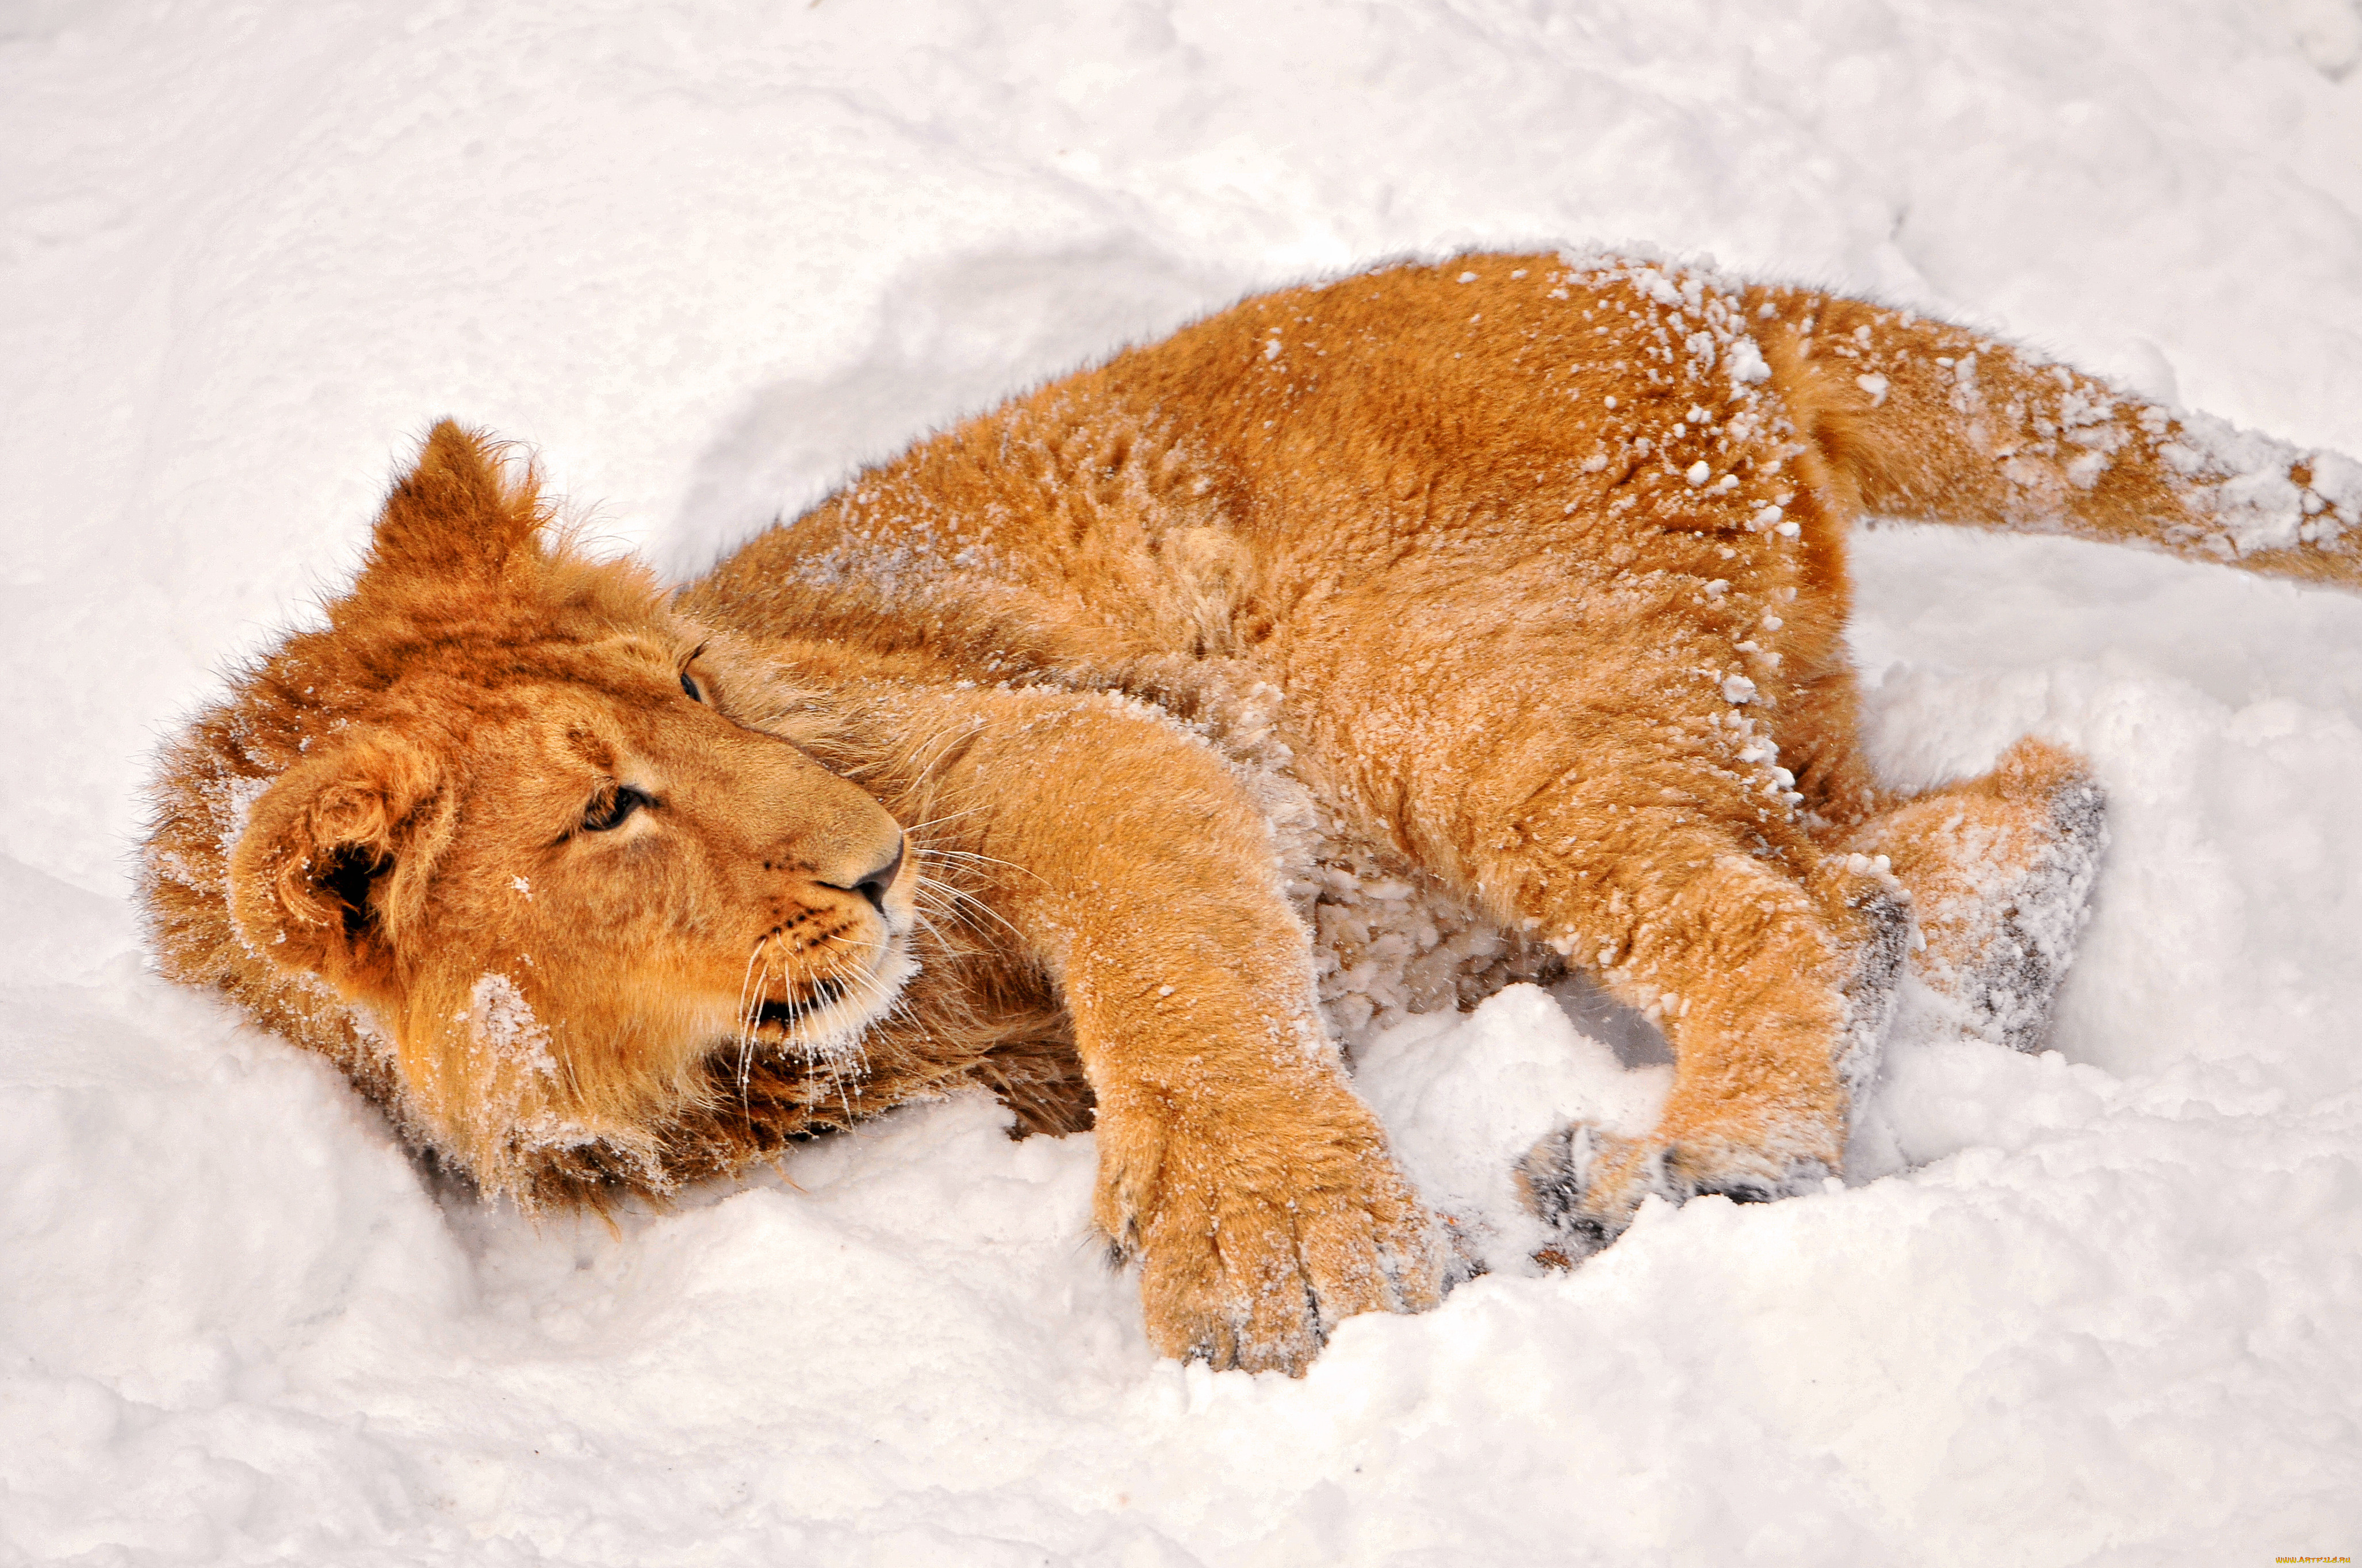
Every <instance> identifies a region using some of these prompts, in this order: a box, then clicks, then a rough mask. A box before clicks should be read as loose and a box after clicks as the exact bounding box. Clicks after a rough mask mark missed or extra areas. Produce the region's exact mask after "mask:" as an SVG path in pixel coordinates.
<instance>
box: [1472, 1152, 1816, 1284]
mask: <svg viewBox="0 0 2362 1568" xmlns="http://www.w3.org/2000/svg"><path fill="white" fill-rule="evenodd" d="M1829 1174H1830V1172H1829V1167H1828V1165H1827V1163H1826V1162H1824V1161H1821V1160H1817V1159H1811V1158H1794V1157H1788V1156H1783V1155H1779V1154H1767V1153H1765V1152H1763V1151H1761V1150H1759V1149H1751V1148H1748V1147H1746V1146H1744V1145H1741V1144H1737V1143H1723V1142H1718V1141H1717V1142H1697V1141H1694V1142H1691V1143H1663V1142H1660V1141H1657V1140H1653V1139H1646V1138H1628V1137H1625V1136H1623V1135H1622V1134H1620V1133H1616V1132H1603V1131H1602V1130H1600V1129H1599V1128H1596V1127H1594V1126H1592V1125H1590V1124H1589V1123H1588V1122H1582V1121H1578V1122H1574V1123H1573V1124H1572V1125H1570V1126H1567V1127H1564V1128H1562V1129H1560V1130H1559V1131H1558V1132H1553V1133H1551V1134H1550V1135H1549V1136H1548V1137H1546V1138H1544V1139H1543V1140H1542V1141H1541V1142H1540V1143H1536V1144H1535V1145H1534V1146H1533V1148H1532V1149H1530V1150H1529V1151H1528V1152H1527V1154H1526V1157H1525V1158H1524V1159H1522V1160H1520V1161H1518V1180H1519V1182H1520V1183H1522V1184H1523V1186H1524V1187H1525V1189H1526V1198H1527V1200H1528V1201H1529V1203H1530V1204H1531V1205H1532V1206H1533V1210H1534V1213H1535V1214H1536V1215H1537V1216H1538V1217H1539V1218H1540V1220H1542V1222H1543V1223H1545V1224H1547V1225H1549V1226H1550V1227H1551V1229H1553V1230H1555V1231H1558V1232H1559V1233H1560V1234H1561V1235H1562V1236H1563V1237H1564V1238H1565V1239H1566V1244H1565V1245H1564V1246H1563V1247H1562V1248H1560V1249H1559V1250H1560V1251H1561V1252H1562V1253H1563V1254H1564V1255H1566V1256H1567V1257H1569V1258H1571V1259H1573V1260H1575V1261H1580V1260H1581V1259H1583V1258H1585V1257H1588V1256H1590V1255H1591V1254H1592V1253H1595V1252H1597V1251H1599V1250H1600V1249H1601V1248H1602V1247H1605V1246H1606V1245H1607V1243H1608V1242H1612V1241H1614V1240H1615V1239H1616V1238H1617V1236H1619V1235H1621V1234H1623V1232H1624V1229H1625V1227H1627V1226H1628V1225H1629V1224H1631V1223H1632V1215H1633V1213H1634V1211H1635V1210H1637V1209H1639V1207H1640V1203H1641V1200H1642V1199H1644V1198H1648V1197H1650V1195H1651V1194H1654V1195H1655V1196H1657V1197H1659V1198H1664V1199H1666V1200H1667V1201H1668V1202H1672V1203H1682V1202H1684V1201H1686V1200H1688V1199H1690V1198H1696V1197H1700V1196H1702V1195H1705V1194H1711V1193H1719V1194H1721V1195H1722V1196H1724V1197H1726V1198H1730V1199H1731V1200H1732V1201H1734V1202H1738V1203H1765V1202H1769V1201H1770V1200H1771V1199H1772V1198H1789V1197H1793V1196H1794V1195H1795V1194H1797V1193H1800V1192H1807V1191H1811V1190H1813V1189H1814V1188H1816V1187H1819V1185H1820V1184H1821V1183H1822V1182H1823V1181H1824V1180H1826V1179H1827V1177H1828V1176H1829Z"/></svg>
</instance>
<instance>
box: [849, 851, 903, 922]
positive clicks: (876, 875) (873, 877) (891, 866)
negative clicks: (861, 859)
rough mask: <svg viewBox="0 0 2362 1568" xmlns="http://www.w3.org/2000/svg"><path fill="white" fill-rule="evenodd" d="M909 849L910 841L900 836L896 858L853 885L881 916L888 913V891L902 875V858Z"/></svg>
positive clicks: (895, 852)
mask: <svg viewBox="0 0 2362 1568" xmlns="http://www.w3.org/2000/svg"><path fill="white" fill-rule="evenodd" d="M909 847H910V840H909V839H908V838H906V837H904V836H902V835H900V834H897V835H895V839H894V858H893V859H891V860H889V861H888V862H886V864H885V865H883V866H880V867H877V870H875V871H872V872H871V873H869V875H868V876H866V877H864V878H861V880H859V881H858V882H855V884H853V890H854V891H855V892H856V893H859V894H860V895H861V896H862V897H863V898H865V899H867V900H869V907H870V908H871V909H873V910H876V911H877V912H878V913H879V914H881V915H882V914H884V913H885V912H886V893H887V889H890V888H891V887H893V886H894V878H896V877H899V876H900V875H901V872H902V856H903V855H904V854H905V853H906V852H907V851H908V849H909Z"/></svg>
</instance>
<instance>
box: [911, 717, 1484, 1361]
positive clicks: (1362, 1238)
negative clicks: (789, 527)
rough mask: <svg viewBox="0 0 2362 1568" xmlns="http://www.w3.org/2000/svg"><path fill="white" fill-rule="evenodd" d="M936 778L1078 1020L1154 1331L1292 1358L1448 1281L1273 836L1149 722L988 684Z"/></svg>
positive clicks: (1128, 1249) (1103, 1202)
mask: <svg viewBox="0 0 2362 1568" xmlns="http://www.w3.org/2000/svg"><path fill="white" fill-rule="evenodd" d="M997 700H998V701H999V705H1000V706H1001V707H1002V708H1004V709H1005V710H1006V712H1003V713H1000V714H999V715H998V717H999V718H1000V719H1002V720H1003V721H1005V722H1003V723H993V724H989V725H988V726H987V728H986V729H985V730H983V731H982V732H980V733H979V734H978V737H977V740H976V741H975V743H974V744H973V745H970V746H968V748H967V749H966V752H965V754H964V755H963V756H962V757H961V759H960V761H959V763H958V765H957V769H956V772H955V775H954V776H953V777H951V778H947V779H946V780H945V785H946V789H947V790H950V791H952V792H955V793H959V794H964V795H966V796H967V797H969V798H970V799H972V800H974V801H977V802H978V804H977V811H976V813H975V817H974V822H975V826H974V828H973V829H972V833H973V837H972V838H971V839H970V840H969V842H970V845H971V847H972V848H973V849H974V850H975V852H976V853H977V854H978V855H979V856H983V857H984V858H983V859H982V861H980V862H979V863H980V864H984V865H987V866H992V867H999V868H1000V869H999V872H998V873H997V875H996V879H995V881H994V884H993V885H992V886H991V887H990V888H989V889H988V892H987V895H986V896H987V897H988V898H989V900H991V902H992V904H993V906H994V907H995V909H996V911H998V912H999V914H1001V916H1002V917H1003V918H1004V919H1005V920H1006V921H1007V922H1009V926H1010V929H1011V930H1012V931H1013V932H1015V933H1018V934H1019V935H1020V936H1021V939H1022V942H1023V944H1024V947H1025V952H1024V953H1022V954H1021V955H1016V956H1018V957H1020V958H1021V960H1022V961H1024V962H1028V963H1032V964H1035V965H1038V966H1041V967H1042V968H1043V970H1045V971H1046V972H1047V973H1048V975H1049V977H1050V978H1051V979H1052V981H1053V983H1054V985H1055V986H1056V988H1057V989H1058V991H1059V993H1060V995H1061V997H1062V999H1064V1001H1065V1005H1066V1007H1067V1009H1068V1010H1069V1012H1070V1013H1071V1015H1072V1017H1073V1020H1074V1026H1075V1039H1076V1048H1077V1051H1078V1053H1079V1055H1081V1057H1082V1060H1083V1065H1084V1067H1085V1070H1086V1071H1087V1073H1088V1075H1089V1077H1090V1079H1091V1084H1092V1088H1093V1090H1094V1092H1095V1093H1096V1094H1097V1096H1098V1140H1099V1165H1100V1179H1099V1185H1098V1196H1097V1219H1098V1224H1099V1227H1100V1229H1101V1230H1102V1231H1104V1232H1105V1233H1106V1235H1107V1236H1108V1237H1109V1240H1110V1241H1111V1242H1113V1243H1114V1245H1115V1246H1116V1247H1117V1248H1118V1249H1119V1250H1120V1252H1121V1253H1126V1254H1129V1255H1136V1256H1137V1257H1138V1258H1139V1259H1140V1263H1141V1288H1142V1303H1143V1306H1144V1308H1145V1309H1146V1315H1147V1321H1148V1328H1149V1332H1150V1336H1151V1338H1152V1339H1153V1341H1154V1342H1155V1343H1156V1345H1157V1347H1158V1348H1159V1349H1160V1350H1163V1351H1164V1352H1165V1353H1169V1354H1174V1355H1181V1356H1195V1357H1203V1358H1205V1359H1207V1360H1209V1361H1212V1362H1213V1363H1214V1364H1217V1365H1221V1366H1231V1365H1237V1366H1244V1367H1249V1368H1265V1367H1275V1368H1284V1369H1287V1370H1299V1369H1301V1368H1302V1367H1303V1366H1304V1365H1305V1364H1307V1363H1308V1361H1309V1360H1310V1358H1311V1356H1312V1354H1313V1353H1314V1352H1315V1351H1316V1350H1317V1349H1318V1348H1319V1344H1320V1342H1321V1341H1322V1339H1323V1338H1324V1337H1325V1335H1326V1333H1327V1331H1328V1330H1329V1329H1330V1327H1332V1326H1333V1325H1334V1324H1335V1323H1337V1322H1338V1321H1340V1320H1342V1319H1344V1318H1346V1317H1349V1316H1351V1315H1352V1314H1354V1313H1357V1312H1363V1311H1369V1310H1373V1309H1394V1310H1404V1309H1414V1310H1415V1309H1419V1308H1422V1307H1425V1306H1427V1305H1429V1304H1430V1303H1432V1302H1433V1301H1434V1300H1435V1299H1436V1297H1437V1294H1438V1289H1439V1273H1438V1252H1437V1248H1436V1242H1435V1238H1434V1235H1433V1227H1432V1224H1431V1221H1430V1220H1429V1217H1428V1215H1427V1214H1426V1212H1425V1211H1424V1209H1422V1208H1421V1206H1420V1204H1419V1202H1418V1198H1417V1196H1416V1194H1415V1193H1414V1192H1413V1191H1412V1190H1411V1188H1410V1187H1409V1186H1408V1184H1407V1182H1405V1180H1404V1179H1403V1177H1402V1176H1401V1175H1400V1173H1399V1172H1398V1171H1397V1170H1396V1168H1395V1165H1394V1163H1393V1160H1392V1158H1391V1156H1390V1155H1389V1154H1388V1152H1387V1148H1386V1140H1385V1132H1384V1131H1383V1130H1382V1129H1381V1127H1380V1126H1379V1124H1378V1122H1377V1121H1376V1119H1375V1118H1374V1116H1372V1115H1371V1113H1370V1112H1369V1110H1368V1109H1367V1108H1366V1107H1364V1106H1363V1104H1362V1102H1361V1101H1360V1099H1357V1098H1356V1097H1355V1096H1354V1094H1353V1092H1352V1088H1351V1087H1350V1086H1349V1084H1348V1083H1347V1081H1346V1079H1345V1077H1344V1073H1343V1070H1342V1066H1341V1062H1340V1060H1339V1058H1338V1055H1337V1053H1336V1050H1335V1048H1334V1047H1333V1046H1332V1045H1331V1044H1330V1043H1329V1042H1328V1040H1327V1038H1326V1037H1325V1034H1324V1033H1323V1031H1322V1027H1321V1023H1320V1020H1319V1012H1318V1010H1317V1008H1316V1005H1315V1000H1314V996H1313V990H1312V980H1311V965H1310V955H1309V947H1308V937H1307V934H1306V933H1305V931H1304V928H1303V926H1302V924H1301V923H1300V922H1298V921H1297V917H1296V915H1295V913H1294V911H1293V910H1292V909H1291V908H1290V907H1289V905H1288V903H1287V901H1286V898H1285V896H1284V894H1283V892H1282V890H1281V889H1280V886H1279V881H1278V876H1277V871H1276V867H1275V860H1274V850H1273V846H1272V844H1271V841H1270V834H1269V830H1268V828H1267V826H1266V824H1265V823H1264V820H1263V818H1262V816H1261V814H1260V813H1259V812H1257V810H1256V809H1255V807H1254V804H1253V801H1252V800H1251V799H1250V798H1249V796H1248V794H1247V792H1246V790H1245V789H1244V787H1243V786H1242V783H1241V782H1240V781H1239V780H1238V779H1237V778H1235V777H1234V775H1233V774H1232V773H1231V768H1230V766H1229V764H1227V763H1226V762H1225V761H1224V760H1223V759H1222V758H1220V756H1217V755H1215V754H1214V753H1213V752H1212V751H1211V750H1210V749H1209V748H1208V747H1206V746H1205V745H1202V744H1201V743H1199V742H1198V741H1197V740H1195V739H1194V738H1193V737H1191V736H1189V735H1188V734H1186V733H1184V732H1182V731H1180V730H1179V729H1177V728H1176V727H1175V726H1174V725H1173V724H1171V723H1169V722H1166V721H1164V720H1163V719H1161V718H1158V717H1155V716H1153V715H1151V714H1148V713H1146V712H1142V710H1140V709H1137V708H1134V707H1131V706H1129V705H1126V704H1122V703H1119V702H1115V701H1108V700H1103V699H1098V698H1086V697H1075V696H1068V695H1064V694H1052V693H1002V694H998V699H997Z"/></svg>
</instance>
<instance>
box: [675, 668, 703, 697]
mask: <svg viewBox="0 0 2362 1568" xmlns="http://www.w3.org/2000/svg"><path fill="white" fill-rule="evenodd" d="M680 690H681V694H682V695H683V696H685V697H687V698H688V699H689V700H690V701H692V702H702V701H705V688H704V687H703V686H702V685H701V684H700V683H699V681H698V679H697V677H695V676H694V675H691V674H690V672H689V671H687V670H685V669H684V670H682V671H681V672H680Z"/></svg>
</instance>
